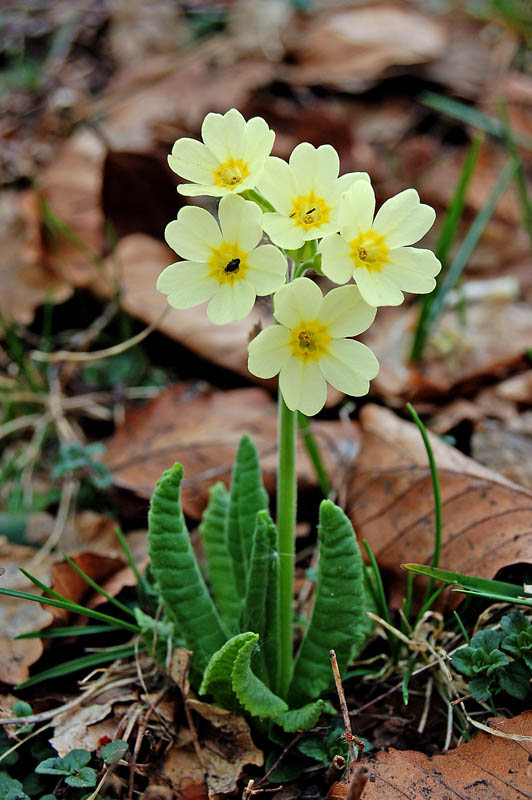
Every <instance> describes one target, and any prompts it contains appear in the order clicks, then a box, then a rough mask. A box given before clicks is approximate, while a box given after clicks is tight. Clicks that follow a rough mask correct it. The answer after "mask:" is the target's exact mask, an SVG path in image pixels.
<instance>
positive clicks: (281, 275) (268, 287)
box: [246, 244, 287, 295]
mask: <svg viewBox="0 0 532 800" xmlns="http://www.w3.org/2000/svg"><path fill="white" fill-rule="evenodd" d="M246 262H247V265H248V269H247V271H246V279H247V280H249V281H251V283H252V284H253V287H254V289H255V292H256V293H257V294H258V295H265V294H272V292H276V291H277V290H278V289H280V288H281V286H283V284H284V283H285V281H286V267H287V264H286V258H285V257H284V256H283V254H282V253H281V251H280V250H278V249H277V247H274V245H273V244H262V245H260V247H256V248H255V250H252V251H251V253H249V254H248V257H247V259H246Z"/></svg>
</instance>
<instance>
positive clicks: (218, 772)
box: [161, 699, 264, 798]
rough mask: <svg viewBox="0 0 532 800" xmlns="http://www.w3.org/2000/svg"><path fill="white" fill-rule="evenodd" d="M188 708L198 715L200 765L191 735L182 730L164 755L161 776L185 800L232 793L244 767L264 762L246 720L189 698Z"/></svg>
mask: <svg viewBox="0 0 532 800" xmlns="http://www.w3.org/2000/svg"><path fill="white" fill-rule="evenodd" d="M188 705H189V707H190V708H191V709H192V711H194V712H195V713H196V714H197V715H198V717H195V720H196V721H197V723H198V740H199V746H200V750H201V757H202V761H203V764H202V763H201V762H200V760H199V758H198V754H197V753H196V751H195V749H194V748H193V746H192V744H191V742H192V734H191V732H190V731H188V730H185V729H182V730H181V731H180V733H179V735H178V740H177V742H176V743H175V744H174V745H173V747H172V748H171V749H170V750H169V751H168V753H167V755H166V758H165V761H164V765H163V767H162V770H161V776H164V779H165V781H167V782H169V783H170V785H171V786H172V787H173V788H174V789H175V791H177V792H179V794H180V796H181V795H184V796H185V797H187V798H191V797H194V798H199V797H205V798H206V797H207V796H209V797H212V796H213V795H218V794H228V793H230V792H234V791H235V790H236V788H237V781H238V779H239V778H240V775H241V773H242V769H243V768H244V766H246V764H255V765H256V766H261V765H262V763H263V760H264V759H263V755H262V753H261V751H260V750H258V749H257V748H256V747H255V745H254V744H253V741H252V739H251V734H250V732H249V726H248V724H247V722H246V720H245V719H244V718H243V717H241V716H240V715H239V714H234V713H232V712H231V711H226V710H225V709H222V708H217V707H216V706H211V705H209V704H208V703H202V702H200V701H199V700H193V699H189V700H188Z"/></svg>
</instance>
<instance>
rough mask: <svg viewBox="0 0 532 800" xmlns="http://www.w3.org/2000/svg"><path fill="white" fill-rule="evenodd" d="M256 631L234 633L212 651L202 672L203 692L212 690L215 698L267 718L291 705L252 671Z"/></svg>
mask: <svg viewBox="0 0 532 800" xmlns="http://www.w3.org/2000/svg"><path fill="white" fill-rule="evenodd" d="M258 640H259V636H258V634H257V633H253V632H251V631H246V633H239V634H237V636H233V638H232V639H230V640H229V641H228V642H226V643H225V645H224V646H223V647H221V648H220V650H218V652H217V653H215V654H214V655H213V657H212V658H211V660H210V662H209V664H208V665H207V668H206V670H205V673H204V676H203V682H202V684H201V686H200V689H199V693H200V694H207V693H209V694H212V695H213V697H214V699H215V701H216V702H217V703H219V704H220V705H222V706H224V708H228V709H230V710H231V711H242V710H245V711H248V712H249V713H250V714H252V715H253V716H261V717H264V718H268V717H274V716H278V715H279V714H282V713H283V712H284V711H287V710H288V706H287V705H286V703H285V702H284V700H281V698H280V697H277V695H275V694H274V693H273V692H271V691H270V690H269V689H268V687H267V686H266V684H265V683H263V681H261V680H260V679H259V678H257V677H256V675H254V674H253V672H252V671H251V657H252V655H253V652H254V650H255V648H256V646H257V642H258Z"/></svg>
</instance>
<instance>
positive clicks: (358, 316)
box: [320, 283, 377, 339]
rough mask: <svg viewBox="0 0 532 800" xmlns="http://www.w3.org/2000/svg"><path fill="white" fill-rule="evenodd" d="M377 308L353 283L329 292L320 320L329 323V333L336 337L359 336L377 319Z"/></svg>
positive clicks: (324, 301)
mask: <svg viewBox="0 0 532 800" xmlns="http://www.w3.org/2000/svg"><path fill="white" fill-rule="evenodd" d="M376 313H377V309H376V308H375V307H374V306H370V305H368V304H367V303H366V302H365V301H364V300H363V299H362V296H361V294H360V291H359V290H358V288H357V287H356V286H353V284H352V283H350V284H349V286H340V287H339V288H338V289H332V290H331V291H330V292H327V294H326V295H325V297H324V298H323V304H322V307H321V311H320V322H321V323H323V325H327V333H328V334H329V336H332V337H333V338H334V339H336V338H339V337H342V336H358V334H359V333H362V331H366V330H367V329H368V328H369V326H370V325H371V324H372V322H373V320H374V319H375V315H376Z"/></svg>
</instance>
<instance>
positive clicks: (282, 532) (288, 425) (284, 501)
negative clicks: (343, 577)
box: [277, 391, 297, 698]
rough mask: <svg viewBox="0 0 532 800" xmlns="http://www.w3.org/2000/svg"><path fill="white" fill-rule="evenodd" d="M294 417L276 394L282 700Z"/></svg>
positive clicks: (288, 671)
mask: <svg viewBox="0 0 532 800" xmlns="http://www.w3.org/2000/svg"><path fill="white" fill-rule="evenodd" d="M296 435H297V416H296V412H295V411H290V409H289V408H288V406H287V405H286V403H285V401H284V399H283V396H282V394H281V392H280V391H279V464H278V470H277V527H278V530H279V583H280V595H281V598H280V606H281V642H280V652H279V661H280V670H279V672H280V694H281V697H283V698H285V697H286V696H287V693H288V686H289V683H290V679H291V676H292V603H293V587H294V562H295V529H296V506H297V477H296Z"/></svg>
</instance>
